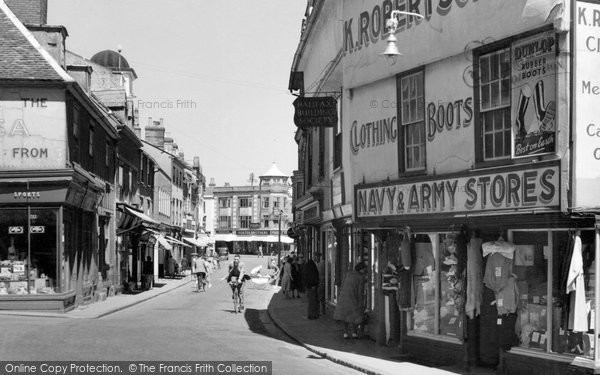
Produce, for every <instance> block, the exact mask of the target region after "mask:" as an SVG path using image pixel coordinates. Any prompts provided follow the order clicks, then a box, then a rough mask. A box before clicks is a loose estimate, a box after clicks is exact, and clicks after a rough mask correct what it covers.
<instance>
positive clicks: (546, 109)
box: [533, 81, 556, 132]
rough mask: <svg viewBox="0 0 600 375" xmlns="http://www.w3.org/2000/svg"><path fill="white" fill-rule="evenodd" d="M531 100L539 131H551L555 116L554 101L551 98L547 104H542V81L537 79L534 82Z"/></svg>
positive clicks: (543, 101)
mask: <svg viewBox="0 0 600 375" xmlns="http://www.w3.org/2000/svg"><path fill="white" fill-rule="evenodd" d="M533 101H534V103H535V115H536V117H537V119H538V121H539V122H540V132H545V131H551V130H552V128H553V127H554V126H553V122H554V117H555V116H556V103H555V102H554V101H553V100H552V101H550V102H549V103H548V104H547V105H545V104H544V103H545V100H544V81H538V83H536V84H535V92H534V96H533Z"/></svg>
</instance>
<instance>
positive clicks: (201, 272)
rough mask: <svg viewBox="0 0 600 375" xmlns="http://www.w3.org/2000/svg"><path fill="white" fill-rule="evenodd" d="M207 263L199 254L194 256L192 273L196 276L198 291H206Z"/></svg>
mask: <svg viewBox="0 0 600 375" xmlns="http://www.w3.org/2000/svg"><path fill="white" fill-rule="evenodd" d="M206 272H207V271H206V263H205V262H204V259H202V258H200V257H199V256H198V254H197V253H193V254H192V273H193V274H194V275H196V290H197V291H200V290H205V285H206Z"/></svg>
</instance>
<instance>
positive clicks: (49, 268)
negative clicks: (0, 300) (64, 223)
mask: <svg viewBox="0 0 600 375" xmlns="http://www.w3.org/2000/svg"><path fill="white" fill-rule="evenodd" d="M57 211H58V210H57V209H39V208H36V209H32V210H31V212H30V216H29V218H30V220H29V223H28V220H27V209H26V208H22V209H3V210H2V215H0V295H3V294H11V295H15V294H16V295H19V294H53V293H55V292H58V291H59V290H58V287H59V283H58V267H57V262H56V259H57V238H58V237H57ZM28 228H30V229H29V232H30V235H29V236H28V234H27V232H28ZM28 238H29V239H28ZM29 256H30V258H29ZM28 264H30V268H29V277H28V275H27V268H28V266H27V265H28ZM28 278H29V288H28V285H27V279H28Z"/></svg>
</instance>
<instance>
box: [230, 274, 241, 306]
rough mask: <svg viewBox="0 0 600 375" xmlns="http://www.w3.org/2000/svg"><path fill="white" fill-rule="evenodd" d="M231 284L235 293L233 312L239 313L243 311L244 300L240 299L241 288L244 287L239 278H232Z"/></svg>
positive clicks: (233, 296)
mask: <svg viewBox="0 0 600 375" xmlns="http://www.w3.org/2000/svg"><path fill="white" fill-rule="evenodd" d="M229 286H230V287H231V291H232V293H233V295H232V296H231V298H232V299H233V312H234V313H236V314H237V313H238V312H242V301H241V299H240V289H241V288H242V283H241V282H239V281H237V280H231V281H230V282H229Z"/></svg>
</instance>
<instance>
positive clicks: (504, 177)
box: [354, 166, 560, 218]
mask: <svg viewBox="0 0 600 375" xmlns="http://www.w3.org/2000/svg"><path fill="white" fill-rule="evenodd" d="M559 187H560V185H559V168H558V166H549V167H540V168H532V169H526V170H515V171H511V172H499V173H495V174H475V173H474V174H469V175H468V176H461V177H456V178H446V179H439V180H428V181H420V182H413V183H390V184H385V185H380V186H372V187H369V186H367V187H362V186H360V185H358V186H357V187H356V188H355V195H356V196H355V201H354V202H355V207H356V216H357V218H367V217H378V216H392V215H421V214H431V213H469V212H481V211H489V210H494V211H497V210H509V209H512V210H515V209H523V208H528V209H532V208H558V206H559Z"/></svg>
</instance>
